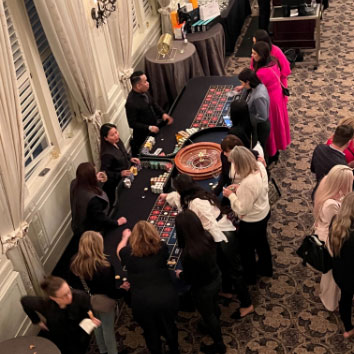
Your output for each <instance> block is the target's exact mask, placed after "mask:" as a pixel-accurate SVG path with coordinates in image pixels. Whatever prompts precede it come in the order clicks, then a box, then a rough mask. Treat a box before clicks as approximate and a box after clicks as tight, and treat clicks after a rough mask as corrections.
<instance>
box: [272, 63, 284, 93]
mask: <svg viewBox="0 0 354 354" xmlns="http://www.w3.org/2000/svg"><path fill="white" fill-rule="evenodd" d="M268 68H269V69H270V70H272V71H273V74H274V75H275V76H276V77H277V79H278V81H279V83H280V86H281V87H282V88H286V87H285V86H284V85H283V83H282V82H281V80H280V77H279V76H278V75H277V73H276V72H275V71H274V70H273V69H272V67H271V66H268Z"/></svg>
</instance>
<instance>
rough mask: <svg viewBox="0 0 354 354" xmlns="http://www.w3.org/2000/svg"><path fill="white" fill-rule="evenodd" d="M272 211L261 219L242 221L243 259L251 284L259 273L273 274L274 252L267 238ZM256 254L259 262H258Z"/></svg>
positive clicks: (246, 274)
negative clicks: (271, 250) (272, 252)
mask: <svg viewBox="0 0 354 354" xmlns="http://www.w3.org/2000/svg"><path fill="white" fill-rule="evenodd" d="M269 218H270V212H269V213H268V215H267V216H266V217H265V218H264V219H263V220H261V221H257V222H245V221H241V222H240V229H239V233H240V246H241V250H240V253H241V261H242V265H243V268H244V272H245V279H246V281H247V282H248V283H249V284H255V283H256V280H257V273H258V274H260V275H265V276H269V277H270V276H272V275H273V265H272V254H271V252H270V247H269V243H268V239H267V224H268V220H269ZM256 254H257V256H258V262H256Z"/></svg>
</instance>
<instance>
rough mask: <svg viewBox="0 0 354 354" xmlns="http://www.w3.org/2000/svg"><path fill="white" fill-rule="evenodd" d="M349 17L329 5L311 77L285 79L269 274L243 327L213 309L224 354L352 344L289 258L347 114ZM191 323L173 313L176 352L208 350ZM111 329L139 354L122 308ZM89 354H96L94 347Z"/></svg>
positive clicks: (339, 348) (235, 62)
mask: <svg viewBox="0 0 354 354" xmlns="http://www.w3.org/2000/svg"><path fill="white" fill-rule="evenodd" d="M353 13H354V2H353V1H348V0H337V1H336V2H332V3H331V4H330V8H329V9H328V10H327V11H326V12H325V13H324V15H323V20H322V23H321V36H322V37H321V47H322V50H321V62H320V66H319V68H318V70H316V71H314V70H313V66H305V65H297V66H296V68H294V70H293V74H292V75H291V77H290V79H289V87H290V90H291V97H290V99H289V105H288V108H289V117H290V120H291V134H292V143H291V146H290V147H289V148H288V150H286V151H284V152H282V153H281V155H280V161H279V163H278V164H277V165H275V166H273V167H272V169H271V172H272V175H273V177H274V178H275V179H276V181H277V183H278V185H279V187H280V189H281V192H282V197H281V198H280V199H279V200H278V201H277V202H276V203H274V204H273V205H272V218H271V220H270V222H269V241H270V244H271V248H272V253H273V260H274V269H275V274H274V276H273V278H272V279H261V280H260V281H259V283H258V284H257V286H253V287H252V288H251V291H252V295H253V301H254V305H255V313H254V314H252V315H250V316H248V317H247V318H246V319H244V320H243V321H241V322H235V321H234V320H232V319H231V318H230V314H231V313H232V312H233V311H234V310H235V309H236V308H237V307H238V303H237V302H236V300H235V301H233V302H231V304H230V305H229V306H224V305H221V306H220V307H221V310H222V316H221V321H222V327H223V335H224V340H225V343H226V345H227V346H228V353H230V354H231V353H234V354H235V353H240V354H241V353H264V354H273V353H274V354H278V353H297V354H300V353H301V354H303V353H316V354H325V353H341V354H342V353H347V354H349V353H354V339H351V340H343V337H342V333H343V327H342V324H341V321H340V318H339V314H338V312H334V313H330V312H327V311H326V310H325V308H324V307H323V306H322V304H321V302H320V300H319V298H318V292H319V279H320V275H319V274H318V273H315V272H314V271H312V270H310V269H309V268H304V267H303V266H302V264H301V262H300V259H299V258H298V257H297V256H296V255H295V250H296V249H297V247H298V246H299V245H300V243H301V240H302V238H303V236H304V235H305V234H306V233H307V232H308V230H309V229H310V228H311V225H312V216H311V202H310V194H311V190H312V186H313V178H312V175H311V172H310V169H309V161H310V157H311V154H312V151H313V149H314V147H315V146H316V145H317V144H318V143H321V142H324V141H325V140H326V139H327V137H328V136H330V135H331V134H332V132H333V130H334V127H335V126H336V123H337V122H338V120H339V119H340V118H342V117H346V116H348V115H350V114H354V113H353V112H354V99H353V94H354V91H353V87H354V77H353V74H352V65H353V62H354V41H353V34H352V32H351V31H352V30H351V29H352V28H353V27H354V19H353ZM339 14H340V16H338V15H339ZM351 26H353V27H351ZM248 63H249V59H248V58H230V59H229V61H228V64H227V73H228V75H235V74H237V73H238V72H239V71H240V70H241V69H242V68H243V67H244V66H248ZM198 319H199V317H198V314H196V313H186V312H180V313H179V317H178V328H179V342H180V346H181V352H182V353H193V354H194V353H198V352H199V351H198V348H199V345H200V343H201V342H205V343H211V340H210V339H208V337H203V335H202V334H200V333H199V332H198V330H197V328H196V323H197V321H198ZM353 320H354V319H353ZM117 325H118V329H117V340H118V341H119V348H120V349H123V348H126V349H127V350H128V352H130V353H140V354H142V353H147V350H146V349H144V348H145V342H144V338H143V336H142V330H141V329H140V328H139V327H137V326H136V324H135V323H134V322H133V319H132V315H131V311H130V309H129V308H128V307H127V306H124V308H123V309H122V311H121V315H120V317H119V319H118V321H117ZM90 353H91V354H92V353H98V351H97V348H96V347H95V346H94V345H93V346H92V347H91V351H90Z"/></svg>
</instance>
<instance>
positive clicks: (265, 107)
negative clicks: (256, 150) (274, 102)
mask: <svg viewBox="0 0 354 354" xmlns="http://www.w3.org/2000/svg"><path fill="white" fill-rule="evenodd" d="M238 78H239V80H240V81H241V84H242V85H241V87H242V88H243V96H244V97H246V102H247V105H248V110H249V115H250V120H251V124H252V127H253V130H254V131H255V133H256V136H257V140H258V141H259V142H260V144H261V146H262V149H263V151H264V152H265V153H266V152H267V150H266V143H267V140H268V137H269V133H270V129H271V127H270V122H269V95H268V90H267V88H266V87H265V86H264V85H263V84H262V83H261V81H260V80H259V79H258V77H257V75H256V73H255V72H254V71H252V70H251V69H247V68H245V69H243V70H242V71H241V72H240V73H239V75H238Z"/></svg>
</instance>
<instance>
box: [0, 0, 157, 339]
mask: <svg viewBox="0 0 354 354" xmlns="http://www.w3.org/2000/svg"><path fill="white" fill-rule="evenodd" d="M16 1H21V0H16ZM88 21H92V20H91V19H88ZM147 22H148V23H147ZM88 27H89V29H90V36H91V45H92V50H93V53H94V57H95V63H96V71H95V73H93V75H95V76H96V79H97V82H98V83H99V89H100V93H99V97H98V98H99V103H100V109H101V110H102V112H103V113H104V119H105V121H106V122H113V123H115V124H117V126H118V129H119V131H120V133H121V137H122V140H123V141H124V142H125V143H127V142H128V140H129V137H130V130H129V127H128V124H127V121H126V116H125V110H124V104H125V95H124V93H123V90H122V89H121V86H120V83H119V80H118V79H117V75H116V73H115V67H114V66H115V64H114V63H115V58H114V57H113V51H112V48H111V43H110V37H109V35H108V33H107V29H106V28H101V29H96V28H95V27H94V26H91V23H90V26H88ZM159 36H160V20H159V16H158V15H157V13H156V12H153V14H152V15H151V17H150V18H149V19H148V21H146V22H145V24H144V26H143V27H142V28H140V29H139V31H138V32H137V34H136V36H135V39H134V52H133V66H134V68H139V69H142V68H143V58H144V53H145V51H146V50H147V49H148V48H149V47H150V46H151V45H153V44H155V43H156V42H157V39H158V38H159ZM34 65H37V64H34ZM90 158H91V157H90V151H89V145H88V138H87V133H86V127H85V125H84V124H83V123H80V122H78V123H77V124H76V125H75V126H74V127H73V128H71V129H70V131H69V133H67V134H66V136H65V141H64V142H63V143H62V144H61V149H60V154H59V156H56V155H55V154H54V155H52V156H49V157H48V158H47V160H46V161H45V163H44V166H43V167H47V168H49V169H50V171H49V173H48V174H47V175H45V176H44V177H38V176H35V177H33V178H31V179H30V180H29V181H28V183H27V195H26V200H25V218H26V220H27V221H28V222H29V225H30V226H29V237H30V238H31V240H32V242H33V244H34V247H35V249H36V251H37V252H38V255H39V257H40V259H41V261H42V263H43V266H44V268H45V270H46V272H48V273H50V272H51V271H52V270H53V268H54V267H55V265H56V263H57V262H58V260H59V259H60V257H61V255H62V253H63V251H64V250H65V247H66V246H67V244H68V242H69V241H70V238H71V236H72V233H71V228H70V221H71V217H70V205H69V184H70V181H71V180H72V179H73V177H74V174H75V170H76V167H77V166H78V164H79V163H81V162H84V161H88V160H90ZM23 295H25V289H24V286H23V283H22V280H21V278H20V276H19V274H18V273H17V272H15V271H13V268H12V265H11V262H10V261H9V260H8V259H7V258H6V256H5V255H1V254H0V308H1V309H2V313H1V316H0V341H1V340H4V339H7V338H11V337H14V336H16V335H24V334H29V333H33V332H34V331H35V328H34V327H33V326H31V324H30V321H29V319H28V318H27V316H25V314H24V312H23V311H22V308H21V306H20V303H19V299H20V298H21V296H23Z"/></svg>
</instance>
